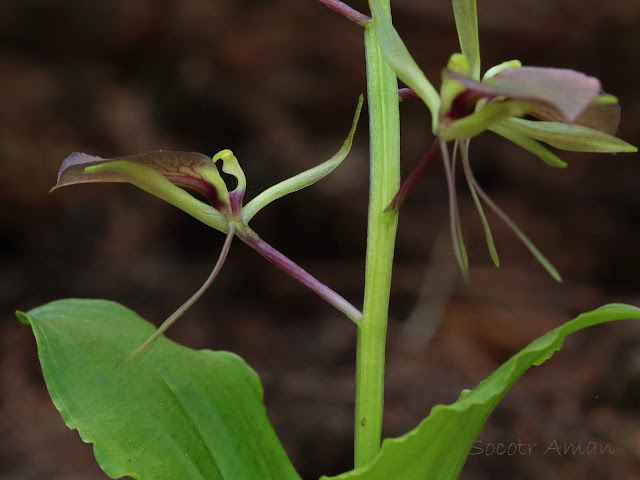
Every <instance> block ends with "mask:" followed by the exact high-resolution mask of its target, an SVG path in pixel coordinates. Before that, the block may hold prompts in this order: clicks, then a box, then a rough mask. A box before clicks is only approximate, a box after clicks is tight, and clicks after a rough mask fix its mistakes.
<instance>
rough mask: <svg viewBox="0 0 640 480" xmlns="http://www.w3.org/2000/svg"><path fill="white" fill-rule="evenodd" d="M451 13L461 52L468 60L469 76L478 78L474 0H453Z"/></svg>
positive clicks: (477, 45) (476, 21)
mask: <svg viewBox="0 0 640 480" xmlns="http://www.w3.org/2000/svg"><path fill="white" fill-rule="evenodd" d="M453 14H454V16H455V18H456V29H457V30H458V39H459V40H460V48H461V49H462V53H463V55H464V56H465V57H467V59H468V60H469V76H470V77H471V78H473V79H474V80H480V42H479V40H478V13H477V11H476V0H453Z"/></svg>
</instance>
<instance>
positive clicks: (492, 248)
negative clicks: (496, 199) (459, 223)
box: [460, 140, 500, 267]
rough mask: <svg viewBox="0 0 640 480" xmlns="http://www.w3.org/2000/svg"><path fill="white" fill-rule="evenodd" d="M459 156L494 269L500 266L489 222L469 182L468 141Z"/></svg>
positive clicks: (470, 173)
mask: <svg viewBox="0 0 640 480" xmlns="http://www.w3.org/2000/svg"><path fill="white" fill-rule="evenodd" d="M460 150H461V152H460V153H461V156H462V168H463V170H464V176H465V178H466V180H467V185H468V186H469V191H470V192H471V197H472V198H473V203H474V204H475V206H476V210H477V211H478V215H480V221H481V222H482V228H483V229H484V237H485V241H486V243H487V248H488V249H489V255H490V256H491V260H492V261H493V264H494V265H495V266H496V267H499V266H500V259H499V257H498V250H497V249H496V245H495V243H494V241H493V234H492V233H491V227H490V226H489V221H488V220H487V216H486V215H485V214H484V209H483V208H482V203H480V199H479V198H478V193H477V192H476V190H475V187H474V185H473V181H472V180H471V177H472V172H471V165H470V163H469V141H468V140H467V141H466V142H462V143H461V146H460Z"/></svg>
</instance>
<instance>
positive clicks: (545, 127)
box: [502, 118, 638, 153]
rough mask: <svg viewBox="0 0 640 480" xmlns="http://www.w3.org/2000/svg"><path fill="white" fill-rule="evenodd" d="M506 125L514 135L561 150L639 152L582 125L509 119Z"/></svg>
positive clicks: (605, 134) (612, 137)
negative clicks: (526, 137)
mask: <svg viewBox="0 0 640 480" xmlns="http://www.w3.org/2000/svg"><path fill="white" fill-rule="evenodd" d="M502 125H503V126H504V127H506V128H508V129H509V130H511V131H512V132H515V133H518V134H521V135H525V136H528V137H531V138H534V139H536V140H540V141H541V142H545V143H547V144H549V145H551V146H552V147H555V148H559V149H561V150H568V151H572V152H600V153H615V152H631V153H632V152H637V151H638V149H637V148H636V147H634V146H633V145H631V144H629V143H627V142H625V141H624V140H621V139H619V138H617V137H614V136H613V135H609V134H607V133H604V132H601V131H599V130H594V129H592V128H588V127H583V126H581V125H569V124H566V123H558V122H542V121H531V120H524V119H520V118H509V119H507V120H504V121H503V122H502Z"/></svg>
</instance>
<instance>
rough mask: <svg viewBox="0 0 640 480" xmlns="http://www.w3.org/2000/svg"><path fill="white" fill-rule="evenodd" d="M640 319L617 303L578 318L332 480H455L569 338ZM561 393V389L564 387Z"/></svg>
mask: <svg viewBox="0 0 640 480" xmlns="http://www.w3.org/2000/svg"><path fill="white" fill-rule="evenodd" d="M624 319H634V320H640V309H638V308H636V307H632V306H628V305H620V304H612V305H607V306H604V307H601V308H599V309H597V310H594V311H592V312H589V313H585V314H582V315H580V316H579V317H577V318H576V319H574V320H573V321H571V322H568V323H566V324H564V325H563V326H561V327H559V328H556V329H555V330H552V331H551V332H549V333H547V334H546V335H544V336H542V337H540V338H538V339H537V340H535V341H534V342H532V343H530V344H529V345H528V346H527V347H526V348H524V349H523V350H521V351H520V352H519V353H517V354H516V355H514V356H513V357H511V359H510V360H508V361H507V362H506V363H504V364H503V365H502V366H501V367H500V368H499V369H498V370H496V371H495V372H494V373H493V374H492V375H490V376H489V377H488V378H487V379H485V380H484V381H482V382H481V383H480V384H479V385H478V386H477V387H476V388H475V389H474V390H472V391H470V392H469V391H464V392H463V393H462V394H461V395H460V398H459V399H458V401H456V402H455V403H453V404H451V405H436V406H435V407H433V409H432V410H431V413H430V414H429V416H428V417H427V418H425V419H424V420H423V421H422V422H421V423H420V425H418V426H417V427H416V428H414V429H413V430H412V431H410V432H409V433H407V434H406V435H403V436H402V437H399V438H394V439H388V440H385V441H384V442H383V444H382V450H381V451H380V453H379V454H378V456H377V457H376V458H375V459H374V460H373V461H372V462H371V463H369V464H368V465H366V466H364V467H361V468H358V469H356V470H352V471H350V472H346V473H343V474H341V475H338V476H335V477H323V478H324V479H327V480H328V479H329V478H331V479H333V480H387V479H390V478H392V479H394V480H418V479H429V480H455V479H457V478H458V476H459V475H460V472H461V470H462V467H463V466H464V463H465V461H466V458H467V456H468V454H469V452H470V450H471V447H472V445H473V442H474V441H475V439H476V438H477V436H478V434H479V433H480V430H481V429H482V427H483V425H484V424H485V422H486V421H487V418H488V417H489V415H490V414H491V412H492V411H493V409H494V408H495V407H496V405H497V404H498V403H499V402H500V400H502V398H503V397H504V395H505V394H506V393H507V391H509V389H510V388H511V387H512V386H513V384H514V383H515V382H516V381H517V380H518V379H519V378H520V377H521V376H522V375H523V374H524V372H526V371H527V369H529V368H530V367H531V366H532V365H537V364H539V363H541V362H542V361H544V360H546V359H548V358H549V357H550V356H551V355H552V354H553V353H554V352H555V351H557V350H558V349H560V347H561V346H562V341H563V340H564V338H565V337H566V336H567V335H569V334H571V333H574V332H576V331H578V330H581V329H583V328H586V327H590V326H593V325H597V324H600V323H605V322H611V321H614V320H624ZM558 388H562V386H559V387H558Z"/></svg>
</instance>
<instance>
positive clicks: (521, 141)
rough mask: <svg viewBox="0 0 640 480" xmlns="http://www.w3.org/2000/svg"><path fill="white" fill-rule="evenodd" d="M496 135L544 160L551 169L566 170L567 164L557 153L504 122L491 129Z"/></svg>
mask: <svg viewBox="0 0 640 480" xmlns="http://www.w3.org/2000/svg"><path fill="white" fill-rule="evenodd" d="M489 130H491V131H492V132H494V133H497V134H498V135H500V136H501V137H504V138H506V139H507V140H510V141H512V142H513V143H515V144H516V145H518V146H520V147H522V148H524V149H525V150H527V151H528V152H531V153H533V154H534V155H535V156H536V157H538V158H539V159H540V160H542V161H543V162H544V163H546V164H547V165H549V166H550V167H556V168H565V167H566V166H567V163H566V162H565V161H563V160H562V159H561V158H560V157H558V156H557V155H556V154H555V153H553V152H552V151H551V150H549V149H548V148H547V147H545V146H544V145H542V144H541V143H540V142H538V141H536V140H534V139H533V138H531V137H528V136H526V135H522V134H520V133H518V132H516V131H514V130H513V129H511V128H509V127H508V126H507V125H505V124H503V122H500V123H496V124H494V125H493V126H491V127H490V128H489Z"/></svg>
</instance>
